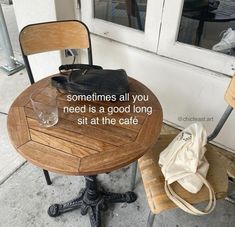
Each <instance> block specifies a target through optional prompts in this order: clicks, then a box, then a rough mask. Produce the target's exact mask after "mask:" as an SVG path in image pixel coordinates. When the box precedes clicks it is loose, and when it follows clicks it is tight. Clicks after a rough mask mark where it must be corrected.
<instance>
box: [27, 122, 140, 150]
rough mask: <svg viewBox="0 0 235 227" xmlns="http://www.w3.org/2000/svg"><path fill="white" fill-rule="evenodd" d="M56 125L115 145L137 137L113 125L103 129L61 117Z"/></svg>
mask: <svg viewBox="0 0 235 227" xmlns="http://www.w3.org/2000/svg"><path fill="white" fill-rule="evenodd" d="M28 121H29V120H28ZM30 127H31V126H30ZM39 127H40V126H39ZM54 127H56V128H61V129H63V130H65V131H70V132H74V133H77V134H79V135H84V136H86V137H89V138H91V139H93V140H100V141H103V142H104V143H107V144H111V145H114V146H120V145H122V144H125V143H129V142H132V141H134V140H135V138H133V137H132V138H131V137H130V136H128V135H127V134H125V132H123V133H122V135H120V134H118V132H116V131H114V130H113V127H112V126H109V130H102V129H101V128H100V127H99V125H98V126H90V125H78V124H76V123H75V122H71V121H69V120H65V119H63V118H60V119H59V121H58V123H57V124H56V125H55V126H54Z"/></svg>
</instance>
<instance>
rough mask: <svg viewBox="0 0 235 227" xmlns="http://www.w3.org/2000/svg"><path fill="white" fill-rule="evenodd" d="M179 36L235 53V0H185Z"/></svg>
mask: <svg viewBox="0 0 235 227" xmlns="http://www.w3.org/2000/svg"><path fill="white" fill-rule="evenodd" d="M177 40H178V41H179V42H182V43H186V44H191V45H195V46H199V47H203V48H206V49H210V50H213V51H216V52H219V53H224V54H227V55H231V56H235V0H184V6H183V11H182V16H181V23H180V27H179V33H178V39H177Z"/></svg>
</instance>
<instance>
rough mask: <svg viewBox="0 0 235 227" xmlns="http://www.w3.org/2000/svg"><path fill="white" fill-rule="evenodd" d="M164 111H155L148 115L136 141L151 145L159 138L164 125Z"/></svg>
mask: <svg viewBox="0 0 235 227" xmlns="http://www.w3.org/2000/svg"><path fill="white" fill-rule="evenodd" d="M162 118H163V116H162V111H156V110H155V111H154V112H153V114H152V115H150V116H148V117H147V118H146V120H145V122H144V124H143V126H142V129H141V130H140V132H139V135H138V136H137V139H136V142H137V143H142V144H144V145H145V146H146V147H147V148H149V147H151V146H152V145H153V144H154V143H155V142H156V141H157V139H158V136H159V134H160V131H161V127H162Z"/></svg>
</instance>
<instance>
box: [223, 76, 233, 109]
mask: <svg viewBox="0 0 235 227" xmlns="http://www.w3.org/2000/svg"><path fill="white" fill-rule="evenodd" d="M225 101H226V102H227V103H228V104H229V105H230V106H232V107H233V108H235V75H234V76H233V78H232V80H231V81H230V84H229V86H228V88H227V91H226V93H225Z"/></svg>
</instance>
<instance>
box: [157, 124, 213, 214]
mask: <svg viewBox="0 0 235 227" xmlns="http://www.w3.org/2000/svg"><path fill="white" fill-rule="evenodd" d="M206 143H207V134H206V131H205V129H204V128H203V126H202V124H201V123H194V124H192V125H190V126H189V127H187V128H186V129H184V130H183V131H182V132H181V133H180V134H179V135H177V136H176V138H175V139H174V140H173V141H172V142H171V143H170V144H169V145H168V147H167V148H166V149H165V150H164V151H162V152H161V153H160V157H159V165H160V167H161V170H162V173H163V175H164V176H165V191H166V194H167V196H168V197H169V198H170V199H171V200H172V201H173V202H174V203H175V204H176V205H177V206H178V207H180V208H181V209H183V210H184V211H186V212H188V213H190V214H194V215H204V214H208V213H210V212H211V211H212V210H213V209H214V208H215V204H216V199H215V194H214V190H213V188H212V187H211V185H210V184H209V182H208V181H207V180H206V175H207V172H208V169H209V163H208V162H207V160H206V158H205V156H204V154H205V152H206V148H205V145H206ZM175 181H177V182H178V183H179V184H180V185H181V186H182V187H183V188H185V189H186V190H187V191H189V192H191V193H197V192H199V191H200V189H201V188H202V186H203V184H205V186H206V187H207V188H208V190H209V203H208V206H207V207H206V208H205V210H204V211H200V210H198V209H197V208H195V207H194V206H192V205H191V204H189V203H188V202H187V201H185V200H183V199H182V198H181V197H180V195H177V194H176V193H175V192H174V191H173V189H172V188H171V186H170V184H172V183H173V182H175Z"/></svg>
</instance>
